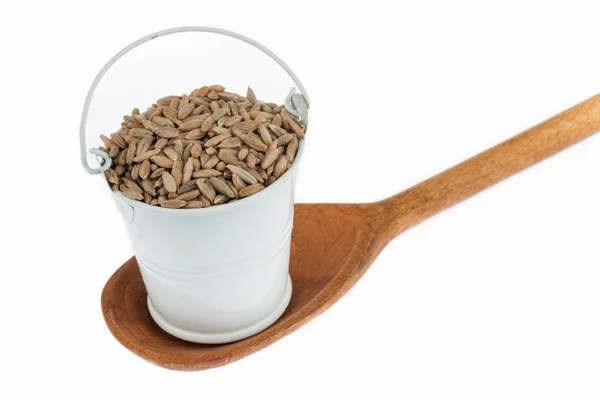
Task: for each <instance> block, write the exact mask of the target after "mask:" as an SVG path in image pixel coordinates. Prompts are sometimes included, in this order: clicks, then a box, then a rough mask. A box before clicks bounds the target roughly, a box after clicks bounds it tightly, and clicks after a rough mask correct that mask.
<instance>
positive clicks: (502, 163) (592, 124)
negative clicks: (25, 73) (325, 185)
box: [377, 94, 600, 240]
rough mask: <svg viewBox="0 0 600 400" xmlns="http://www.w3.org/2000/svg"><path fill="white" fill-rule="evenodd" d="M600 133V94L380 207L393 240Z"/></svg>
mask: <svg viewBox="0 0 600 400" xmlns="http://www.w3.org/2000/svg"><path fill="white" fill-rule="evenodd" d="M599 130H600V94H598V95H596V96H594V97H591V98H590V99H588V100H586V101H584V102H582V103H580V104H578V105H576V106H574V107H572V108H570V109H568V110H566V111H563V112H562V113H560V114H558V115H556V116H554V117H552V118H550V119H548V120H547V121H545V122H542V123H541V124H539V125H537V126H534V127H533V128H530V129H528V130H526V131H525V132H523V133H521V134H519V135H517V136H515V137H513V138H511V139H508V140H507V141H505V142H502V143H500V144H498V145H496V146H494V147H492V148H490V149H488V150H486V151H484V152H483V153H480V154H478V155H476V156H475V157H472V158H470V159H468V160H466V161H464V162H462V163H460V164H458V165H456V166H454V167H452V168H450V169H448V170H446V171H444V172H442V173H440V174H438V175H436V176H433V177H432V178H429V179H428V180H426V181H424V182H421V183H419V184H418V185H416V186H413V187H412V188H410V189H407V190H405V191H404V192H402V193H400V194H397V195H395V196H393V197H390V198H389V199H386V200H383V201H381V202H380V203H377V205H378V206H379V207H381V208H382V209H381V211H382V212H383V213H384V214H383V215H391V216H395V217H394V218H390V219H389V220H388V221H386V225H387V226H386V230H385V232H384V233H385V235H386V236H387V239H389V240H391V239H393V238H394V237H396V236H397V235H399V234H400V233H402V232H404V231H405V230H407V229H408V228H410V227H412V226H414V225H416V224H418V223H419V222H421V221H423V220H425V219H427V218H429V217H431V216H432V215H435V214H437V213H438V212H440V211H442V210H444V209H446V208H448V207H450V206H453V205H454V204H457V203H459V202H461V201H463V200H465V199H467V198H469V197H471V196H473V195H474V194H476V193H478V192H480V191H482V190H484V189H486V188H488V187H490V186H492V185H494V184H496V183H498V182H500V181H501V180H503V179H505V178H508V177H509V176H511V175H513V174H515V173H517V172H519V171H521V170H524V169H525V168H527V167H529V166H531V165H533V164H535V163H537V162H538V161H541V160H543V159H545V158H547V157H549V156H551V155H553V154H555V153H557V152H559V151H561V150H563V149H565V148H567V147H569V146H570V145H572V144H575V143H577V142H579V141H580V140H582V139H585V138H586V137H588V136H590V135H592V134H594V133H595V132H597V131H599Z"/></svg>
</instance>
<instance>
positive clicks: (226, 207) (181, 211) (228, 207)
mask: <svg viewBox="0 0 600 400" xmlns="http://www.w3.org/2000/svg"><path fill="white" fill-rule="evenodd" d="M305 141H306V140H301V141H300V143H299V144H298V152H297V153H296V157H295V158H294V162H292V166H291V167H290V168H289V169H288V170H287V171H285V173H284V174H283V175H281V176H280V177H279V179H277V180H276V181H275V182H273V183H272V184H270V185H269V186H267V187H265V188H264V189H263V190H261V191H260V192H257V193H255V194H253V195H250V196H248V197H246V198H243V199H238V200H237V201H234V202H233V203H225V204H218V205H212V206H210V207H205V208H165V207H159V206H151V205H150V204H146V203H144V202H142V201H139V200H133V199H130V198H129V197H127V196H125V195H124V194H123V193H122V192H121V191H119V190H112V189H110V187H109V190H110V191H111V192H112V194H113V195H114V196H116V197H117V198H118V199H120V200H123V201H124V202H125V203H127V204H128V205H130V206H131V207H133V208H134V209H136V208H139V209H142V210H147V211H151V212H156V213H161V214H165V215H176V216H179V217H186V216H187V217H194V216H200V215H210V214H220V213H226V212H229V211H233V210H235V209H237V208H240V207H245V206H246V205H248V203H249V202H252V201H260V199H261V198H262V197H263V196H265V195H266V193H267V192H268V191H269V190H271V191H272V189H271V188H272V187H273V186H277V185H282V184H283V182H284V181H286V180H289V179H293V178H294V176H295V175H296V173H297V172H298V165H299V164H300V161H301V159H302V155H303V154H304V145H305V143H304V142H305ZM269 193H270V192H269ZM292 200H293V199H292Z"/></svg>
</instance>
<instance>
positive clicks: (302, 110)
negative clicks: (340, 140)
mask: <svg viewBox="0 0 600 400" xmlns="http://www.w3.org/2000/svg"><path fill="white" fill-rule="evenodd" d="M180 32H208V33H216V34H219V35H224V36H229V37H232V38H234V39H238V40H241V41H242V42H246V43H248V44H250V45H251V46H254V47H255V48H257V49H258V50H260V51H262V52H263V53H265V54H266V55H268V56H269V57H271V59H273V60H274V61H275V62H276V63H277V64H279V66H280V67H281V68H283V70H284V71H285V72H286V73H287V74H288V75H289V77H290V78H292V80H293V81H294V83H295V84H296V86H297V88H298V90H299V91H300V93H296V88H292V90H291V91H290V93H289V94H288V96H287V98H286V99H285V103H284V106H285V108H286V110H287V111H288V112H289V113H290V115H292V116H293V117H294V118H295V119H297V120H299V121H300V122H302V123H303V124H305V125H307V124H308V108H309V104H310V103H309V100H308V94H307V93H306V89H305V88H304V85H303V84H302V82H300V79H298V77H297V76H296V74H295V73H294V72H293V71H292V70H291V68H290V67H289V66H288V65H287V64H286V63H285V62H284V61H283V60H282V59H281V58H279V57H278V56H277V55H276V54H275V53H273V52H272V51H271V50H269V49H268V48H266V47H265V46H263V45H262V44H260V43H258V42H256V41H254V40H252V39H250V38H248V37H246V36H243V35H240V34H239V33H235V32H232V31H228V30H225V29H219V28H211V27H207V26H184V27H180V28H172V29H166V30H164V31H159V32H155V33H152V34H150V35H148V36H144V37H143V38H141V39H138V40H136V41H135V42H133V43H131V44H130V45H129V46H127V47H125V48H124V49H123V50H121V51H120V52H118V53H117V54H116V55H114V56H113V58H111V59H110V60H109V61H108V62H107V63H106V65H105V66H104V67H103V68H102V69H101V70H100V72H99V73H98V75H97V76H96V78H95V79H94V82H92V86H91V87H90V89H89V90H88V93H87V96H86V98H85V103H84V105H83V112H82V114H81V124H80V125H79V146H80V151H81V164H82V165H83V168H84V169H85V170H86V171H87V172H88V173H89V174H91V175H96V174H99V173H101V172H102V171H105V170H107V169H108V168H110V166H111V159H110V157H109V156H108V154H106V153H105V152H104V151H102V150H99V149H97V148H91V149H90V150H89V152H90V153H91V154H94V155H95V156H96V157H99V158H101V159H102V160H103V161H104V162H100V168H93V167H91V166H90V165H89V164H88V162H87V156H86V150H87V143H86V131H85V130H86V126H87V117H88V111H89V109H90V104H91V102H92V97H93V96H94V92H95V91H96V87H97V86H98V83H100V80H101V79H102V77H104V74H106V72H107V71H108V70H109V69H110V67H112V66H113V65H114V64H115V63H116V62H117V61H118V60H119V59H120V58H121V57H123V56H124V55H125V54H127V53H129V52H130V51H131V50H133V49H135V48H136V47H138V46H139V45H141V44H143V43H146V42H148V41H150V40H152V39H156V38H158V37H161V36H167V35H172V34H174V33H180ZM99 161H100V160H99Z"/></svg>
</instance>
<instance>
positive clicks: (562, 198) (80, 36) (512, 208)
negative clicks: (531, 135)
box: [0, 0, 600, 399]
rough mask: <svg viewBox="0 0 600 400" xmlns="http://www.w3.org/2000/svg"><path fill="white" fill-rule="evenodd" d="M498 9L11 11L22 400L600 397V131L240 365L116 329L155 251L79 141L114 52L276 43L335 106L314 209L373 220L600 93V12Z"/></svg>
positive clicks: (316, 143) (226, 6)
mask: <svg viewBox="0 0 600 400" xmlns="http://www.w3.org/2000/svg"><path fill="white" fill-rule="evenodd" d="M483 3H484V2H472V3H467V2H460V1H458V2H456V1H455V2H443V1H438V2H431V1H421V2H382V1H381V2H377V1H373V0H372V1H369V2H343V3H342V2H340V3H339V4H336V3H334V2H325V1H320V2H314V3H312V2H308V1H295V2H288V1H275V2H265V1H232V0H229V1H225V2H223V1H212V2H201V1H184V0H179V1H176V2H167V1H150V0H146V1H143V2H136V1H127V2H126V1H121V2H115V3H114V4H113V3H111V2H109V1H102V2H94V3H92V2H73V3H70V4H69V3H67V2H62V1H52V2H42V1H39V2H9V3H7V4H4V5H3V6H2V8H3V11H2V23H1V24H0V41H1V43H2V45H1V48H2V56H1V57H2V63H1V65H0V70H1V71H2V73H1V74H0V84H1V86H0V88H1V90H0V93H1V94H0V107H1V108H0V109H1V110H2V117H1V121H2V122H1V124H2V127H1V133H0V138H1V144H2V148H1V154H2V155H1V157H0V166H1V170H2V180H1V181H2V186H1V187H2V196H1V197H0V202H1V208H0V209H1V210H2V211H1V213H2V218H1V222H0V224H1V228H2V229H1V232H2V234H3V239H2V245H1V248H2V275H1V278H0V316H1V318H0V328H1V329H0V338H1V341H0V349H1V353H0V366H2V368H3V372H2V378H1V379H0V380H1V381H2V384H1V385H0V398H4V399H9V398H10V399H13V398H15V399H16V398H62V399H71V398H74V399H84V398H103V399H109V398H110V399H118V398H145V399H180V398H210V399H213V398H219V399H221V398H222V399H229V398H231V399H240V398H263V399H271V398H277V399H307V398H313V399H315V398H340V399H343V398H382V399H383V398H406V399H449V398H452V399H454V398H456V399H505V398H510V399H533V398H537V399H542V398H543V399H567V398H568V399H572V398H576V399H597V398H598V397H599V396H600V379H599V376H600V340H599V338H600V320H599V315H600V289H599V288H600V269H599V264H600V263H599V257H600V256H599V254H598V239H599V238H600V208H599V206H598V205H599V204H600V180H599V179H598V175H599V173H600V157H599V154H600V136H596V137H592V138H590V139H588V140H586V141H585V142H583V143H580V144H578V145H577V146H575V147H573V148H571V149H569V150H567V151H565V152H563V153H561V154H559V155H557V156H555V157H552V158H551V159H549V160H547V161H545V162H543V163H541V164H540V165H538V166H535V167H533V168H531V169H530V170H528V171H526V172H524V173H521V174H519V175H518V176H515V177H513V178H511V179H509V180H507V181H505V182H503V183H501V184H499V185H497V186H496V187H494V188H492V189H490V190H487V191H486V192H484V193H482V194H480V195H478V196H476V197H474V198H472V199H470V200H468V201H465V202H464V203H462V204H460V205H458V206H456V207H454V208H453V209H451V210H448V211H446V212H444V213H442V214H440V215H438V216H436V217H434V218H432V219H431V220H429V221H427V222H425V223H423V224H422V225H419V226H417V227H415V228H414V229H412V230H410V231H408V232H406V233H404V234H403V235H402V236H401V237H400V238H398V239H397V240H395V241H394V242H392V243H391V244H390V245H389V246H388V247H387V249H386V250H385V251H384V252H383V253H382V254H381V255H380V257H379V258H378V259H377V261H376V262H375V263H374V264H373V265H372V267H371V270H370V271H369V272H368V273H367V274H366V275H365V276H364V278H363V279H362V280H361V281H360V282H359V284H358V285H357V286H356V287H355V288H354V289H353V290H352V291H351V292H350V293H349V294H348V295H347V296H345V297H344V298H343V299H342V300H341V301H340V302H339V303H338V304H336V305H335V306H334V307H333V308H332V309H330V310H329V311H327V312H326V313H325V314H323V315H322V316H321V317H319V318H317V319H316V320H314V321H312V322H310V323H309V324H308V325H307V326H305V327H303V328H302V329H301V330H299V331H298V332H296V333H294V334H293V335H291V336H289V337H286V338H285V339H283V340H281V341H280V342H278V343H276V344H274V345H273V346H271V347H269V348H267V349H265V350H263V351H260V352H259V353H256V354H254V355H252V356H250V357H248V358H246V359H243V360H241V361H239V362H236V363H234V364H231V365H228V366H225V367H222V368H218V369H214V370H209V371H204V372H193V373H182V372H175V371H169V370H164V369H161V368H158V367H156V366H154V365H151V364H149V363H147V362H145V361H143V360H142V359H140V358H138V357H136V356H134V355H133V354H131V353H129V351H127V350H126V349H125V348H123V347H122V346H121V345H120V344H119V343H118V342H117V341H116V340H114V339H113V337H112V336H111V334H110V333H109V331H108V329H107V328H106V327H105V324H104V321H103V318H102V314H101V310H100V293H101V290H102V288H103V286H104V283H105V282H106V280H107V279H108V278H109V277H110V275H111V274H112V273H113V272H114V270H115V269H116V268H118V266H119V265H120V264H121V263H122V262H123V261H124V260H126V259H127V258H128V257H130V256H131V250H130V247H129V244H128V241H127V238H126V236H125V232H124V228H123V226H122V223H121V221H120V219H119V215H118V214H117V212H116V209H115V208H114V206H113V205H112V203H111V201H110V198H109V196H108V193H107V191H106V188H105V187H104V186H103V185H102V182H101V180H100V178H99V177H98V176H94V177H92V176H89V175H87V174H86V173H85V172H84V171H83V169H82V168H81V166H80V164H79V151H78V141H77V132H78V124H79V117H80V112H81V107H82V105H83V100H84V97H85V94H86V91H87V89H88V87H89V85H90V84H91V82H92V80H93V78H94V76H95V74H96V73H97V71H98V70H99V69H100V68H101V67H102V65H104V63H105V62H106V61H107V60H108V59H109V58H110V57H111V56H112V55H114V54H115V53H116V52H117V51H119V50H120V49H121V48H123V47H124V46H125V45H127V44H128V43H130V42H132V41H134V40H136V39H138V38H139V37H141V36H144V35H146V34H148V33H150V32H153V31H156V30H160V29H165V28H170V27H174V26H181V25H211V26H217V27H221V28H226V29H232V30H236V31H238V32H240V33H243V34H245V35H248V36H250V37H252V38H254V39H256V40H258V41H259V42H261V43H263V44H265V45H267V46H268V47H270V48H271V49H273V50H274V51H275V52H276V53H277V54H278V55H280V56H281V57H282V58H283V59H284V60H285V61H287V62H288V63H289V65H290V66H291V67H292V68H293V69H294V70H295V71H296V73H297V74H298V76H300V78H301V79H302V80H303V82H304V84H305V85H306V87H307V89H308V90H309V93H310V95H311V101H312V107H313V108H312V111H311V127H310V140H309V142H308V145H307V148H306V153H305V158H304V159H303V165H302V168H301V170H300V175H299V180H298V190H297V200H298V201H299V202H369V201H375V200H378V199H382V198H385V197H387V196H390V195H392V194H394V193H396V192H399V191H401V190H402V189H404V188H407V187H409V186H411V185H412V184H415V183H417V182H419V181H421V180H423V179H426V178H427V177H429V176H431V175H433V174H435V173H437V172H439V171H441V170H443V169H445V168H447V167H450V166H451V165H453V164H455V163H457V162H460V161H462V160H463V159H465V158H467V157H469V156H471V155H473V154H476V153H478V152H480V151H482V150H484V149H486V148H487V147H489V146H492V145H494V144H496V143H498V142H500V141H502V140H504V139H506V138H508V137H510V136H512V135H513V134H516V133H518V132H519V131H521V130H523V129H525V128H527V127H529V126H531V125H533V124H536V123H538V122H540V121H541V120H543V119H545V118H547V117H550V116H552V115H553V114H555V113H557V112H559V111H561V110H563V109H565V108H567V107H569V106H571V105H573V104H575V103H577V102H579V101H581V100H584V99H585V98H587V97H589V96H592V95H594V94H596V93H597V92H599V91H600V39H599V32H600V31H599V29H598V15H600V14H599V12H600V9H598V7H594V6H597V2H592V1H590V2H587V3H581V2H575V1H569V2H561V3H562V5H560V6H558V5H555V3H558V2H548V1H544V2H532V1H518V2H510V1H504V2H497V3H495V4H496V5H483ZM392 4H393V6H392ZM485 4H491V2H485ZM204 83H212V82H198V85H202V84H204ZM162 94H163V93H157V96H159V95H162ZM127 111H128V110H123V112H127Z"/></svg>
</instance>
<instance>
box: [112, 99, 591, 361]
mask: <svg viewBox="0 0 600 400" xmlns="http://www.w3.org/2000/svg"><path fill="white" fill-rule="evenodd" d="M598 130H600V95H597V96H595V97H592V98H591V99H589V100H586V101H585V102H583V103H581V104H579V105H577V106H575V107H573V108H571V109H569V110H567V111H565V112H563V113H562V114H559V115H557V116H555V117H553V118H551V119H549V120H548V121H546V122H543V123H542V124H540V125H537V126H535V127H533V128H531V129H529V130H527V131H525V132H523V133H521V134H520V135H518V136H515V137H514V138H512V139H509V140H507V141H506V142H503V143H501V144H499V145H497V146H495V147H493V148H491V149H489V150H487V151H485V152H483V153H481V154H479V155H477V156H475V157H473V158H471V159H469V160H467V161H465V162H463V163H461V164H459V165H457V166H455V167H453V168H450V169H449V170H447V171H445V172H442V173H441V174H439V175H436V176H434V177H432V178H430V179H428V180H426V181H424V182H422V183H420V184H418V185H416V186H414V187H412V188H410V189H408V190H406V191H404V192H402V193H400V194H398V195H396V196H393V197H391V198H389V199H387V200H384V201H381V202H379V203H373V204H298V205H296V208H295V212H296V214H295V220H294V231H293V240H292V254H291V264H290V274H291V277H292V281H293V284H294V289H293V296H292V300H291V302H290V305H289V307H288V309H287V310H286V312H285V313H284V314H283V316H282V317H281V319H279V320H278V321H277V322H276V323H275V324H274V325H272V326H271V327H269V328H268V329H266V330H265V331H263V332H260V333H258V334H257V335H255V336H252V337H250V338H248V339H244V340H241V341H238V342H235V343H229V344H223V345H200V344H194V343H188V342H185V341H182V340H179V339H177V338H175V337H173V336H170V335H169V334H167V333H165V332H163V331H162V330H161V329H160V328H159V327H158V326H157V325H156V324H155V323H154V321H153V320H152V318H151V317H150V315H149V313H148V309H147V307H146V290H145V288H144V285H143V282H142V279H141V276H140V273H139V270H138V267H137V264H136V261H135V258H131V259H130V260H129V261H127V262H126V263H125V264H124V265H123V266H122V267H121V268H120V269H119V270H118V271H117V272H115V274H114V275H113V276H112V277H111V278H110V280H109V281H108V283H107V284H106V287H105V288H104V291H103V293H102V311H103V313H104V318H105V320H106V323H107V325H108V327H109V329H110V331H111V332H112V333H113V335H114V336H115V337H116V338H117V340H118V341H119V342H121V344H123V345H124V346H125V347H127V348H128V349H129V350H131V351H132V352H134V353H135V354H137V355H139V356H140V357H143V358H145V359H146V360H148V361H150V362H153V363H155V364H157V365H160V366H162V367H166V368H171V369H177V370H202V369H207V368H213V367H218V366H221V365H224V364H228V363H231V362H233V361H236V360H239V359H241V358H242V357H245V356H247V355H249V354H252V353H254V352H256V351H258V350H260V349H262V348H264V347H266V346H268V345H270V344H271V343H273V342H275V341H277V340H279V339H281V338H282V337H284V336H286V335H288V334H290V333H291V332H293V331H295V330H296V329H298V328H300V327H301V326H302V325H304V324H305V323H307V322H308V321H310V320H311V319H312V318H314V317H316V316H317V315H319V314H320V313H322V312H323V311H325V310H326V309H327V308H328V307H330V306H331V305H332V304H333V303H335V302H336V301H337V300H339V299H340V298H341V297H342V296H343V295H344V294H345V293H346V292H347V291H348V290H349V289H350V288H351V287H352V286H353V285H354V284H355V283H356V281H357V280H358V279H360V277H361V276H362V275H363V274H364V273H365V271H366V270H367V268H368V267H369V266H370V265H371V263H372V262H373V260H374V259H375V258H376V257H377V255H378V254H379V252H381V250H382V249H383V248H384V247H385V246H386V245H387V244H388V243H389V242H390V241H391V240H392V239H393V238H395V237H396V236H398V235H399V234H400V233H402V232H404V231H405V230H407V229H408V228H410V227H412V226H414V225H416V224H418V223H419V222H421V221H423V220H425V219H427V218H429V217H430V216H432V215H434V214H436V213H438V212H440V211H442V210H444V209H446V208H448V207H450V206H452V205H454V204H456V203H458V202H460V201H462V200H464V199H466V198H468V197H470V196H472V195H474V194H475V193H478V192H480V191H481V190H483V189H485V188H487V187H489V186H491V185H493V184H495V183H497V182H499V181H501V180H503V179H505V178H507V177H509V176H511V175H512V174H514V173H516V172H519V171H521V170H523V169H525V168H527V167H529V166H531V165H532V164H534V163H536V162H538V161H540V160H542V159H544V158H546V157H549V156H551V155H552V154H554V153H556V152H558V151H560V150H562V149H564V148H566V147H568V146H570V145H572V144H574V143H576V142H578V141H579V140H581V139H583V138H585V137H587V136H590V135H591V134H593V133H594V132H596V131H598Z"/></svg>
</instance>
